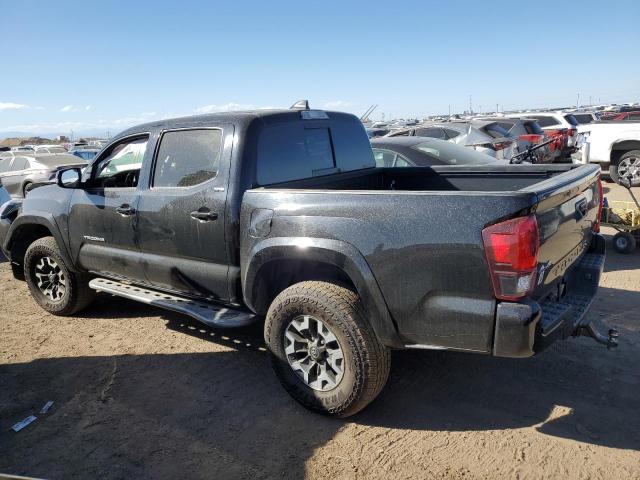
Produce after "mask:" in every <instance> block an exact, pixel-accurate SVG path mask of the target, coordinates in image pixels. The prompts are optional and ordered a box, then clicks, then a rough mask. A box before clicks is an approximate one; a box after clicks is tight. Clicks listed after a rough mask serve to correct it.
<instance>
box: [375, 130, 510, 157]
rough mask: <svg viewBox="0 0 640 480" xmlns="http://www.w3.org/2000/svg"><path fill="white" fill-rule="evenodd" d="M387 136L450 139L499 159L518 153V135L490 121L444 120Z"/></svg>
mask: <svg viewBox="0 0 640 480" xmlns="http://www.w3.org/2000/svg"><path fill="white" fill-rule="evenodd" d="M386 136H387V137H399V136H415V137H430V138H439V139H441V140H447V141H449V142H452V143H455V144H458V145H462V146H464V147H470V148H473V149H474V150H477V151H478V152H481V153H485V154H487V155H491V156H492V157H494V158H496V159H498V160H510V159H511V157H513V156H514V155H515V154H517V153H518V144H517V138H515V137H514V136H513V135H511V134H510V133H509V132H508V131H507V130H505V129H504V128H503V127H501V126H500V125H499V124H498V123H497V122H495V121H493V120H490V121H486V120H454V121H451V122H442V123H422V124H420V125H415V126H413V127H411V128H405V129H401V130H396V131H393V132H391V133H389V134H388V135H386Z"/></svg>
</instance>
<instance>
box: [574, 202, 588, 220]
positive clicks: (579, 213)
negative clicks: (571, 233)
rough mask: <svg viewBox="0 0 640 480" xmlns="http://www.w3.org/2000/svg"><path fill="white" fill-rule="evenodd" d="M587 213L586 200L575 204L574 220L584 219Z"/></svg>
mask: <svg viewBox="0 0 640 480" xmlns="http://www.w3.org/2000/svg"><path fill="white" fill-rule="evenodd" d="M587 211H588V208H587V199H586V198H583V199H582V200H580V201H579V202H578V203H576V220H580V219H582V218H584V216H585V215H586V214H587Z"/></svg>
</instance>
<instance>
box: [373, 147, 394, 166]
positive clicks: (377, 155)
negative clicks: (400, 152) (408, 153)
mask: <svg viewBox="0 0 640 480" xmlns="http://www.w3.org/2000/svg"><path fill="white" fill-rule="evenodd" d="M373 158H374V159H375V160H376V167H393V161H394V160H395V159H396V154H395V152H391V151H389V150H383V149H381V148H374V149H373Z"/></svg>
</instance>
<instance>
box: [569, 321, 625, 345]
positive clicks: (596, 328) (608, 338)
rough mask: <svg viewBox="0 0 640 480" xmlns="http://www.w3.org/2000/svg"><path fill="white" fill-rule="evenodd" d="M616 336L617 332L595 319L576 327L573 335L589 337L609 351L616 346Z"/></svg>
mask: <svg viewBox="0 0 640 480" xmlns="http://www.w3.org/2000/svg"><path fill="white" fill-rule="evenodd" d="M603 332H607V333H603ZM618 335H619V334H618V330H616V329H615V328H608V327H607V325H605V324H604V322H602V321H601V320H600V319H597V318H596V319H592V320H590V321H588V322H586V323H584V324H580V325H578V328H577V329H576V331H575V332H574V333H573V336H574V337H591V338H593V339H594V340H595V341H596V342H598V343H601V344H602V345H606V346H607V348H608V349H609V350H610V349H612V348H616V347H617V346H618Z"/></svg>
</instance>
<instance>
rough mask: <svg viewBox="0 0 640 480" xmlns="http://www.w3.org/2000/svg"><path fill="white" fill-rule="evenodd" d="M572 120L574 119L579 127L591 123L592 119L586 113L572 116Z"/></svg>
mask: <svg viewBox="0 0 640 480" xmlns="http://www.w3.org/2000/svg"><path fill="white" fill-rule="evenodd" d="M573 118H575V119H576V121H577V122H578V123H579V124H580V125H584V124H587V123H591V122H593V117H592V116H591V115H589V114H586V113H582V114H580V113H579V114H575V113H574V114H573Z"/></svg>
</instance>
